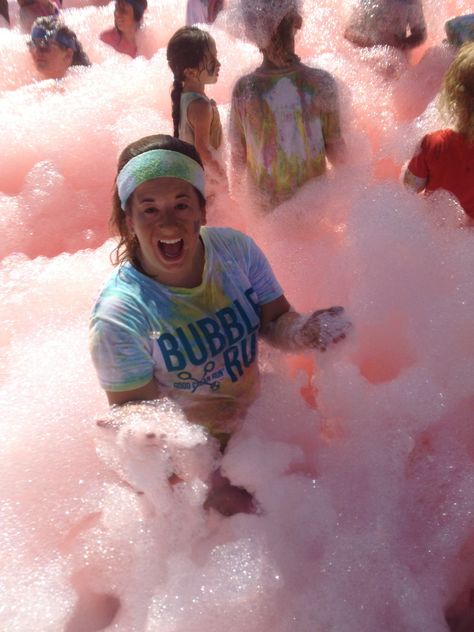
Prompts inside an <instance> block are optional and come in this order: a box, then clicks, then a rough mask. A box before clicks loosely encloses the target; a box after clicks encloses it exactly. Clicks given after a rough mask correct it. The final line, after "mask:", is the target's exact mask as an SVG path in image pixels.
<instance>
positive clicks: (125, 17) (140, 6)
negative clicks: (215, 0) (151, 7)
mask: <svg viewBox="0 0 474 632" xmlns="http://www.w3.org/2000/svg"><path fill="white" fill-rule="evenodd" d="M147 6H148V4H147V0H116V1H115V8H114V26H113V28H111V29H108V30H107V31H103V32H102V33H101V34H100V39H101V41H102V42H104V44H107V45H108V46H112V48H114V49H115V50H116V51H117V52H118V53H123V54H124V55H129V56H130V57H132V58H135V57H136V56H137V55H138V42H137V34H138V32H139V29H140V27H141V25H142V21H143V15H144V13H145V11H146V9H147Z"/></svg>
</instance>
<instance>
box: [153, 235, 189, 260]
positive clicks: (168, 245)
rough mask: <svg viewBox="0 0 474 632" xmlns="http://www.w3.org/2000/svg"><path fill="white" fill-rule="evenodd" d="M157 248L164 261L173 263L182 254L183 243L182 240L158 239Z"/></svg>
mask: <svg viewBox="0 0 474 632" xmlns="http://www.w3.org/2000/svg"><path fill="white" fill-rule="evenodd" d="M158 248H159V250H160V252H161V254H162V255H163V258H164V259H167V260H168V261H174V260H175V259H179V258H180V257H181V255H182V254H183V248H184V241H183V240H182V239H160V240H159V241H158Z"/></svg>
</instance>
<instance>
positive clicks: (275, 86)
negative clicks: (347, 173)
mask: <svg viewBox="0 0 474 632" xmlns="http://www.w3.org/2000/svg"><path fill="white" fill-rule="evenodd" d="M242 18H243V22H244V24H245V28H246V33H247V36H248V37H249V39H251V40H252V41H254V42H255V43H256V44H257V45H258V46H259V48H260V51H261V52H262V54H263V63H262V64H261V66H260V67H259V68H257V69H256V70H255V72H253V73H251V74H249V75H246V76H244V77H241V78H240V79H239V80H238V81H237V83H236V85H235V87H234V90H233V95H232V106H231V114H230V140H231V146H232V164H233V172H234V178H233V182H234V183H238V182H240V181H241V180H242V177H241V176H242V171H243V170H244V168H246V169H247V171H248V174H249V176H250V181H251V185H253V186H252V189H253V192H254V193H255V194H256V196H257V199H258V202H259V203H260V205H261V207H262V208H263V209H264V210H265V209H266V210H269V209H271V208H272V207H274V206H276V205H277V204H279V203H280V202H282V201H284V200H285V199H287V198H289V197H290V196H291V195H292V194H293V193H294V192H295V191H296V190H297V189H298V188H299V187H300V186H301V185H302V184H304V183H305V182H306V181H307V180H309V179H310V178H313V177H315V176H320V175H322V174H323V173H324V172H325V171H326V158H329V160H330V161H331V162H336V163H337V162H342V161H343V160H344V153H345V144H344V141H343V139H342V134H341V128H340V116H339V104H338V94H337V86H336V82H335V80H334V78H333V77H332V76H331V75H330V74H329V73H328V72H326V71H324V70H321V69H318V68H310V67H309V66H305V65H304V64H302V63H301V62H300V60H299V57H298V56H297V55H296V54H295V34H296V32H297V30H298V29H300V28H301V26H302V18H301V15H300V13H299V11H298V2H297V0H273V1H270V2H268V3H266V4H263V3H262V2H258V1H257V0H243V2H242ZM234 188H235V187H233V189H234Z"/></svg>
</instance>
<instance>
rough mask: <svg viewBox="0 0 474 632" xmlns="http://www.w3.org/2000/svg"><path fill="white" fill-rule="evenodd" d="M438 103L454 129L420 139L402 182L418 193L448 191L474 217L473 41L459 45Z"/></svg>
mask: <svg viewBox="0 0 474 632" xmlns="http://www.w3.org/2000/svg"><path fill="white" fill-rule="evenodd" d="M440 105H441V108H442V110H443V111H444V112H445V113H446V114H447V115H448V117H449V118H450V119H451V120H452V121H453V122H454V129H443V130H438V131H436V132H433V133H431V134H427V135H426V136H424V137H423V138H422V140H421V143H420V144H419V146H418V149H417V151H416V153H415V155H414V156H413V158H412V159H411V160H410V162H409V164H408V166H407V167H406V169H405V171H404V174H403V181H404V184H405V185H406V186H407V187H409V188H411V189H414V190H415V191H418V192H419V191H426V192H429V191H435V190H436V189H445V190H446V191H450V192H451V193H453V194H454V195H455V196H456V197H457V199H458V200H459V203H460V204H461V206H462V207H463V209H464V210H465V212H466V213H467V215H468V216H469V217H470V218H471V219H474V43H469V44H465V45H464V46H463V47H462V48H461V50H460V52H459V53H458V55H457V57H456V59H455V60H454V62H453V63H452V64H451V66H450V68H449V70H448V72H447V73H446V76H445V78H444V82H443V87H442V90H441V95H440Z"/></svg>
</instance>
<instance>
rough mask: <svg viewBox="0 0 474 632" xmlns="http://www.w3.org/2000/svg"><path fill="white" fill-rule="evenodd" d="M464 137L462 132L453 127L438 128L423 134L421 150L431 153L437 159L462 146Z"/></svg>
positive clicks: (427, 153) (426, 153)
mask: <svg viewBox="0 0 474 632" xmlns="http://www.w3.org/2000/svg"><path fill="white" fill-rule="evenodd" d="M464 144H465V139H464V136H463V135H462V134H460V133H459V132H456V131H455V130H453V129H439V130H436V131H435V132H430V133H429V134H426V135H425V136H423V138H422V140H421V151H422V152H423V153H424V154H425V155H431V156H433V157H436V158H438V159H441V158H442V157H443V156H445V155H447V154H450V152H452V151H453V150H454V151H456V149H457V148H459V147H462V146H464Z"/></svg>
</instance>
